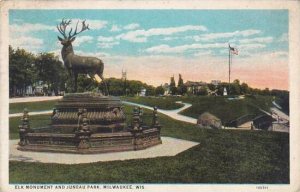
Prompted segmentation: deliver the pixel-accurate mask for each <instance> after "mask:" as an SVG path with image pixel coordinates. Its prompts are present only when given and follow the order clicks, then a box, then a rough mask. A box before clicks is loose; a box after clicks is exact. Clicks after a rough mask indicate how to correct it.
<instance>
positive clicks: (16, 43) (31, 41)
mask: <svg viewBox="0 0 300 192" xmlns="http://www.w3.org/2000/svg"><path fill="white" fill-rule="evenodd" d="M9 43H10V45H11V46H12V47H14V48H17V47H19V48H23V49H27V50H30V51H32V52H36V51H37V50H38V49H40V48H41V47H42V45H43V44H44V41H43V39H39V38H34V37H30V36H19V37H18V38H11V39H10V42H9Z"/></svg>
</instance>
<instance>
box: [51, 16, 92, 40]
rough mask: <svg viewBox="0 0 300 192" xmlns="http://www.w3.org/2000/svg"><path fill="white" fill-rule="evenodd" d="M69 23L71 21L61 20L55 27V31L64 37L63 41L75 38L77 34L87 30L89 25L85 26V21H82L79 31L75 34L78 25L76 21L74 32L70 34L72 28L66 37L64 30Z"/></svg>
mask: <svg viewBox="0 0 300 192" xmlns="http://www.w3.org/2000/svg"><path fill="white" fill-rule="evenodd" d="M71 22H72V20H71V19H70V20H65V19H62V21H61V22H60V24H59V25H56V28H57V30H58V31H59V33H60V34H62V35H63V36H64V38H65V39H71V38H72V37H75V36H76V35H78V34H79V33H81V32H83V31H85V30H89V25H88V24H86V23H85V20H84V21H82V27H81V30H80V31H78V32H77V28H78V23H79V21H77V24H76V28H75V31H74V32H73V34H72V30H73V28H71V30H70V31H69V35H68V36H67V35H66V29H67V26H69V25H70V24H71Z"/></svg>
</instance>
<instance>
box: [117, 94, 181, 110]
mask: <svg viewBox="0 0 300 192" xmlns="http://www.w3.org/2000/svg"><path fill="white" fill-rule="evenodd" d="M122 100H124V101H130V102H134V103H139V104H143V105H148V106H150V107H155V106H157V107H158V108H159V109H166V110H172V109H178V108H180V107H183V104H180V103H175V102H176V101H180V99H177V100H176V99H175V98H169V97H123V98H122Z"/></svg>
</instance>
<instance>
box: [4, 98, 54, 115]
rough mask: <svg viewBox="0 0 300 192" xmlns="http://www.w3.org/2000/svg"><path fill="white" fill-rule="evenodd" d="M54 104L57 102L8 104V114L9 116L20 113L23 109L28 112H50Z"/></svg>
mask: <svg viewBox="0 0 300 192" xmlns="http://www.w3.org/2000/svg"><path fill="white" fill-rule="evenodd" d="M56 102H57V100H51V101H38V102H25V103H10V104H9V113H10V114H12V113H21V112H23V110H24V108H27V109H28V111H29V112H33V111H44V110H51V109H53V108H54V105H55V103H56Z"/></svg>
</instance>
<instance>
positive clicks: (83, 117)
mask: <svg viewBox="0 0 300 192" xmlns="http://www.w3.org/2000/svg"><path fill="white" fill-rule="evenodd" d="M88 122H89V120H88V118H87V110H86V109H82V108H80V109H79V110H78V125H79V130H78V131H77V132H76V137H77V138H78V140H79V144H78V147H77V148H78V150H84V149H88V148H90V142H89V140H90V136H91V131H90V129H89V123H88Z"/></svg>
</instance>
